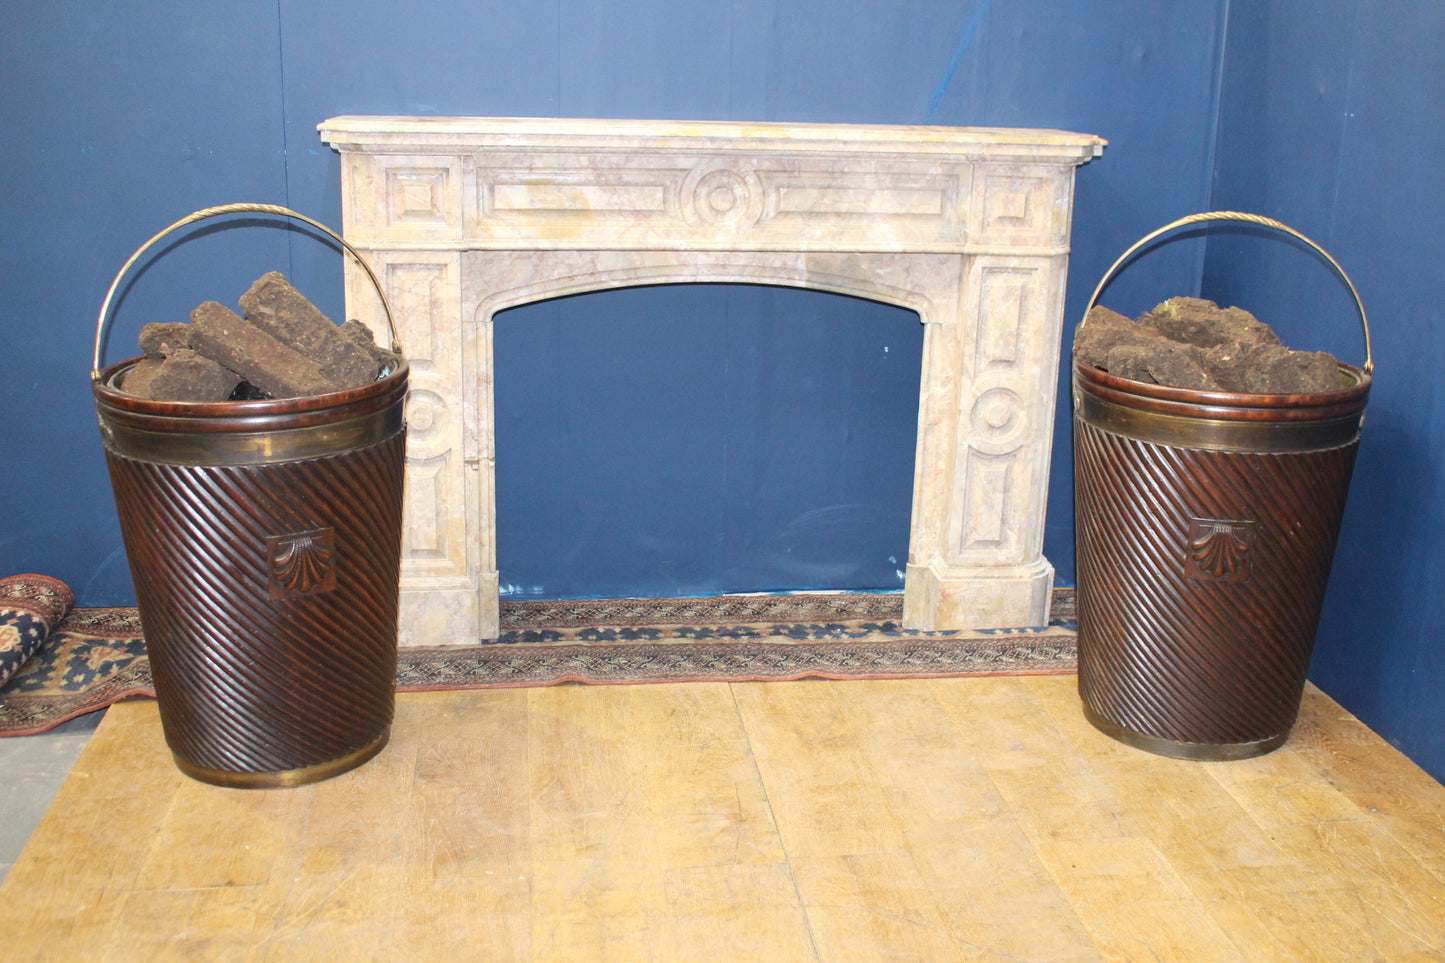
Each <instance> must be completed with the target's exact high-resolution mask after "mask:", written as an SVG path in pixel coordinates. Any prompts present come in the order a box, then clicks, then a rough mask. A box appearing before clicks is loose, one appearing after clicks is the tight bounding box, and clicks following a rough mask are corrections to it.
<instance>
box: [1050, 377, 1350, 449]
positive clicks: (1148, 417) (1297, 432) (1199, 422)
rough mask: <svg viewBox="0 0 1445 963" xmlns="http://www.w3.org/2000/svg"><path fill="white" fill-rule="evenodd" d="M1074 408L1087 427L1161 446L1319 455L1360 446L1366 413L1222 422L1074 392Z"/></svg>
mask: <svg viewBox="0 0 1445 963" xmlns="http://www.w3.org/2000/svg"><path fill="white" fill-rule="evenodd" d="M1074 397H1075V410H1076V412H1077V414H1078V417H1079V419H1080V420H1081V421H1083V422H1084V423H1085V424H1088V425H1091V426H1093V427H1095V428H1099V429H1102V430H1104V431H1109V432H1113V433H1114V434H1118V435H1123V436H1125V437H1128V438H1133V439H1135V440H1136V441H1147V442H1152V443H1154V444H1158V445H1175V446H1177V447H1180V448H1204V449H1212V450H1217V451H1241V452H1265V453H1271V454H1277V453H1280V452H1302V451H1320V450H1323V449H1327V448H1338V447H1340V446H1341V445H1348V444H1351V443H1352V442H1356V441H1358V440H1359V437H1360V420H1361V417H1362V414H1363V413H1362V412H1357V413H1355V414H1352V415H1349V416H1347V417H1343V418H1333V419H1329V420H1325V421H1294V422H1289V421H1222V420H1218V419H1214V418H1195V417H1185V416H1181V415H1166V414H1160V413H1159V412H1154V411H1140V410H1139V409H1137V408H1131V407H1128V406H1127V405H1121V404H1116V403H1114V402H1111V401H1105V400H1104V399H1102V398H1099V397H1096V396H1095V395H1092V394H1089V393H1088V392H1082V391H1078V390H1076V391H1075V396H1074Z"/></svg>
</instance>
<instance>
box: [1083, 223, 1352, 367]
mask: <svg viewBox="0 0 1445 963" xmlns="http://www.w3.org/2000/svg"><path fill="white" fill-rule="evenodd" d="M1205 221H1242V222H1244V223H1246V224H1258V225H1260V226H1261V227H1271V228H1274V229H1275V230H1277V231H1283V232H1284V233H1285V234H1288V235H1289V236H1290V237H1293V238H1295V239H1296V240H1299V241H1303V242H1304V243H1305V244H1308V245H1309V246H1310V247H1311V248H1313V249H1314V250H1315V251H1316V252H1317V253H1318V254H1319V255H1320V256H1321V257H1323V258H1324V259H1325V260H1326V261H1329V262H1330V266H1331V267H1333V268H1334V269H1335V270H1336V271H1337V272H1338V273H1339V275H1340V277H1341V278H1343V279H1344V282H1345V284H1346V285H1347V286H1348V287H1349V289H1350V294H1352V295H1353V296H1354V298H1355V307H1356V308H1358V309H1359V312H1360V326H1361V327H1362V328H1363V329H1364V332H1365V364H1364V367H1363V368H1362V369H1361V370H1362V371H1364V373H1365V374H1366V375H1369V374H1372V373H1373V372H1374V370H1375V362H1374V356H1373V355H1372V353H1371V351H1370V322H1369V321H1368V320H1367V319H1366V317H1365V305H1364V302H1363V301H1361V300H1360V292H1359V291H1356V290H1355V282H1353V281H1351V280H1350V276H1349V275H1348V274H1346V273H1345V269H1344V268H1342V267H1340V263H1339V262H1338V261H1336V260H1335V259H1334V258H1333V257H1331V256H1330V253H1329V252H1328V251H1326V250H1325V249H1324V248H1322V247H1320V246H1319V245H1318V244H1316V243H1315V242H1314V241H1311V240H1310V239H1309V238H1307V237H1305V236H1304V235H1303V234H1301V233H1300V232H1299V231H1296V230H1295V229H1294V228H1292V227H1289V226H1288V225H1286V224H1281V223H1280V222H1279V221H1276V220H1275V219H1274V218H1271V217H1264V216H1263V215H1260V214H1243V213H1240V212H1239V211H1209V212H1207V213H1203V214H1190V215H1188V216H1187V217H1181V218H1179V220H1177V221H1173V222H1171V223H1169V224H1165V225H1164V226H1163V227H1161V228H1159V229H1158V230H1156V231H1151V232H1150V233H1148V234H1146V235H1144V236H1143V237H1141V238H1140V239H1139V240H1137V241H1135V242H1134V244H1133V245H1132V246H1131V247H1130V248H1129V250H1127V251H1125V252H1124V253H1123V254H1121V255H1119V259H1118V260H1117V261H1115V262H1114V263H1113V264H1111V265H1110V266H1109V270H1107V271H1105V272H1104V276H1103V277H1102V278H1101V279H1100V280H1099V285H1098V287H1096V288H1094V293H1093V294H1092V295H1090V297H1089V304H1088V306H1087V307H1085V308H1084V316H1085V317H1086V318H1087V317H1088V315H1089V312H1090V311H1091V310H1093V308H1094V302H1096V301H1097V300H1098V299H1099V292H1100V291H1103V290H1104V285H1105V284H1108V283H1109V279H1110V278H1112V277H1113V276H1114V272H1115V271H1117V270H1118V269H1119V267H1120V266H1121V265H1122V264H1123V263H1124V262H1125V261H1127V260H1129V258H1130V256H1131V255H1133V254H1134V252H1135V251H1137V250H1139V249H1140V248H1141V247H1143V246H1144V245H1145V244H1148V243H1149V242H1150V241H1152V240H1154V239H1155V238H1156V237H1159V236H1160V235H1161V234H1167V233H1168V232H1170V231H1172V230H1174V229H1175V228H1179V227H1185V226H1187V225H1189V224H1200V223H1203V222H1205Z"/></svg>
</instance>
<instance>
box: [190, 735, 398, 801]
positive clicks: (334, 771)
mask: <svg viewBox="0 0 1445 963" xmlns="http://www.w3.org/2000/svg"><path fill="white" fill-rule="evenodd" d="M390 738H391V727H390V726H388V727H387V728H386V729H384V730H382V733H381V735H380V736H378V737H377V738H376V739H375V740H373V741H372V742H370V743H368V744H366V745H365V746H362V747H361V748H360V749H357V750H356V751H355V752H349V753H347V754H346V755H344V756H341V757H340V758H338V759H332V760H330V761H328V762H323V763H318V764H317V765H314V766H305V767H303V768H301V769H287V770H284V771H282V772H234V771H228V770H223V769H208V768H206V767H204V766H197V765H194V764H192V763H189V762H187V761H186V760H184V759H182V758H181V757H180V756H179V755H176V754H175V753H172V754H171V755H172V757H173V758H174V759H175V762H176V768H178V769H179V770H180V771H181V772H183V773H185V774H186V775H187V776H190V777H191V778H192V779H195V780H197V781H199V782H204V783H209V784H210V785H212V786H222V787H224V788H226V789H290V788H292V787H295V786H304V785H306V784H307V783H313V782H321V781H322V780H323V779H330V778H331V777H332V776H339V775H341V774H342V773H343V772H346V771H348V770H351V769H355V768H356V767H357V766H360V765H361V764H362V763H364V762H366V761H367V760H369V759H371V758H372V757H373V756H375V755H376V754H377V753H379V752H381V750H382V749H383V748H384V747H385V746H386V743H387V740H389V739H390Z"/></svg>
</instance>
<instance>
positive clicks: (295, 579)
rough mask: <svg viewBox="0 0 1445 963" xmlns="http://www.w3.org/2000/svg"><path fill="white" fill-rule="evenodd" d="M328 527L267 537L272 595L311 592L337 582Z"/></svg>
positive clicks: (330, 533) (332, 544)
mask: <svg viewBox="0 0 1445 963" xmlns="http://www.w3.org/2000/svg"><path fill="white" fill-rule="evenodd" d="M332 535H333V533H332V531H331V529H329V528H328V529H319V530H317V531H311V532H298V533H296V534H294V535H283V536H279V537H277V538H273V539H270V542H271V546H270V549H271V550H270V558H271V588H272V593H271V594H272V596H273V597H276V596H281V597H286V596H296V595H311V594H313V593H315V592H323V591H327V590H329V589H331V588H334V587H335V585H336V578H335V569H334V567H333V566H334V555H335V550H334V540H333V537H332Z"/></svg>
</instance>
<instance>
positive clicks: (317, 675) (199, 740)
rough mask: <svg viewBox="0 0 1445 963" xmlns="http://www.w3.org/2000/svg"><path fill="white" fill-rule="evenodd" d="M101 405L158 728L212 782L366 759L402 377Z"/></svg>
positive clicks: (373, 746) (389, 697)
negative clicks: (249, 395) (221, 398)
mask: <svg viewBox="0 0 1445 963" xmlns="http://www.w3.org/2000/svg"><path fill="white" fill-rule="evenodd" d="M136 360H137V359H130V360H128V361H122V362H118V363H116V364H114V365H111V366H110V367H108V368H106V369H105V370H104V371H102V372H101V373H100V377H99V378H98V379H97V380H96V381H95V382H94V385H93V390H94V394H95V400H96V408H97V412H98V415H99V418H100V428H101V435H102V438H103V440H104V443H105V455H106V462H107V465H108V467H109V470H110V477H111V485H112V489H113V492H114V495H115V501H116V508H117V511H118V513H119V519H120V528H121V535H122V538H123V540H124V543H125V549H126V555H127V557H128V560H129V563H130V570H131V578H132V581H133V583H134V585H135V591H136V601H137V605H138V607H139V609H140V617H141V623H142V626H143V630H144V633H145V640H146V648H147V652H148V654H149V656H150V664H151V669H152V673H153V675H154V682H155V688H156V697H157V699H158V701H159V704H160V705H159V708H160V713H161V722H162V728H163V729H164V732H165V736H166V741H167V743H168V744H169V745H170V748H171V751H172V753H173V755H174V757H175V760H176V763H177V765H178V766H179V767H180V769H181V770H182V771H184V772H185V773H187V774H188V775H190V776H192V777H194V778H196V779H199V780H201V781H203V782H209V783H214V784H217V785H223V786H232V787H241V788H266V787H282V786H293V785H300V784H302V783H307V782H314V781H316V780H319V779H325V778H328V777H330V776H334V775H337V774H339V773H341V772H344V771H346V770H348V769H351V768H354V767H355V766H358V765H360V764H362V763H363V762H365V761H366V760H367V759H370V758H371V757H372V756H374V755H375V754H376V753H377V752H379V751H380V750H381V748H382V747H383V746H384V745H385V744H386V740H387V737H388V735H389V733H390V727H391V719H392V712H393V703H394V691H395V679H396V662H397V610H398V595H399V589H398V585H399V574H400V571H399V570H400V558H401V510H402V482H403V472H404V467H405V466H404V460H405V446H406V424H405V420H404V412H403V405H404V403H405V400H406V393H407V381H408V368H407V365H406V364H405V362H402V363H400V364H399V365H398V366H397V367H396V369H395V370H393V371H391V372H390V373H389V374H387V375H386V376H384V377H382V378H380V379H378V380H377V381H375V382H373V383H371V384H368V385H366V386H364V387H361V388H355V389H351V390H348V391H339V392H334V393H331V394H324V395H316V396H312V397H306V398H289V399H280V400H265V401H228V402H217V403H193V402H166V401H152V400H149V399H145V398H139V397H136V396H134V395H130V394H127V393H125V392H124V391H122V390H120V385H122V384H123V381H124V377H125V374H126V373H127V372H128V371H129V370H130V368H131V366H132V365H133V364H134V363H135V361H136Z"/></svg>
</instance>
